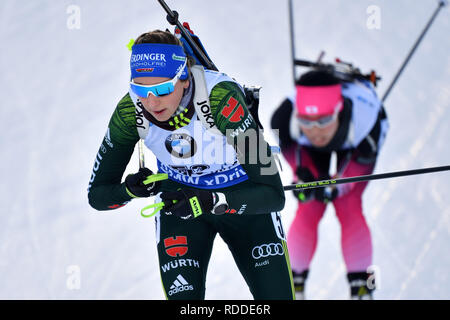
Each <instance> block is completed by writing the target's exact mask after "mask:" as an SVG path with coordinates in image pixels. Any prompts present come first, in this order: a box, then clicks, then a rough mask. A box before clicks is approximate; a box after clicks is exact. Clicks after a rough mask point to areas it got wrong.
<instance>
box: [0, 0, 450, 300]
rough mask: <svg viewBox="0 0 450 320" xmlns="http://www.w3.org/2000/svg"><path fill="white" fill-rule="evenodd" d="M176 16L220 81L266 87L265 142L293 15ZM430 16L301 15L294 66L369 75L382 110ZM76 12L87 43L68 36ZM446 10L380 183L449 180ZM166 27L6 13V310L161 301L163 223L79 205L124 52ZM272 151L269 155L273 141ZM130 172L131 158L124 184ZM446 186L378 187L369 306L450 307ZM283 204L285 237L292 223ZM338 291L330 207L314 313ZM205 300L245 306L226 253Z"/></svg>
mask: <svg viewBox="0 0 450 320" xmlns="http://www.w3.org/2000/svg"><path fill="white" fill-rule="evenodd" d="M167 3H168V5H169V6H170V7H171V8H172V9H174V10H177V11H178V12H179V13H180V20H182V21H188V22H190V24H191V27H192V29H193V30H194V32H195V33H196V34H198V35H199V36H200V38H201V40H202V42H203V44H204V45H205V47H206V49H207V50H208V53H209V55H210V56H211V57H212V58H213V60H214V62H215V63H216V65H217V66H218V68H219V69H220V70H221V71H223V72H226V73H228V74H229V75H230V76H232V77H234V78H236V79H237V80H238V81H240V82H241V83H243V84H248V85H261V86H262V87H263V89H262V91H261V105H260V116H261V119H262V122H263V125H264V126H265V128H266V129H268V128H269V121H270V116H271V114H272V112H273V110H274V109H275V108H276V107H277V106H278V105H279V103H280V102H281V101H282V100H283V99H284V97H285V95H286V94H288V93H290V92H291V90H292V73H291V72H292V71H291V70H292V69H291V68H292V67H291V58H290V44H289V27H288V7H287V1H268V0H264V1H251V0H239V1H236V0H232V1H229V2H224V1H219V0H209V1H206V0H203V1H200V0H191V1H180V0H178V1H176V0H167ZM371 5H375V6H377V8H378V9H379V12H380V28H379V29H370V28H368V27H367V21H368V20H369V19H370V16H371V15H370V13H368V12H367V9H368V7H369V6H371ZM72 6H75V7H72ZM436 7H437V1H436V0H423V1H407V0H395V1H388V0H383V1H382V0H372V1H367V0H363V1H348V0H347V1H336V0H334V1H332V0H328V1H325V0H320V1H305V0H297V1H295V4H294V9H295V33H296V49H297V58H304V59H316V58H317V56H318V54H319V52H320V51H321V50H325V51H326V56H325V61H331V60H332V59H334V58H335V57H340V58H342V59H343V60H345V61H351V62H353V63H354V64H356V65H357V66H359V67H360V68H361V70H362V71H363V72H367V71H370V70H371V69H375V70H376V71H377V72H378V73H379V74H380V75H381V76H382V77H383V80H382V81H381V82H380V85H379V88H378V92H379V94H380V96H381V94H382V93H384V91H385V89H386V88H387V86H388V84H389V82H390V81H391V79H392V78H393V76H394V74H395V72H396V71H397V69H398V68H399V67H400V65H401V63H402V61H403V59H404V58H405V57H406V54H407V52H408V51H409V49H410V48H411V47H412V45H413V43H414V41H415V40H416V38H417V36H418V35H419V34H420V32H421V31H422V29H423V27H424V26H425V24H426V22H427V21H428V19H429V18H430V16H431V14H432V13H433V11H434V10H435V8H436ZM73 8H75V9H79V12H80V20H79V22H80V25H79V27H80V28H79V29H78V28H75V29H72V28H71V27H72V26H73V25H71V24H70V21H71V18H73V13H74V11H72V9H73ZM449 10H450V8H448V7H447V8H444V9H442V10H441V13H440V14H439V15H438V17H437V19H436V20H435V22H434V24H433V26H432V27H431V29H430V30H429V32H428V34H427V35H426V37H425V39H424V40H423V42H422V44H421V45H420V47H419V49H418V50H417V52H416V53H415V55H414V56H413V58H412V60H411V61H410V63H409V65H408V66H407V68H406V70H405V71H404V73H403V75H402V76H401V78H400V80H399V82H398V83H397V85H396V87H395V88H394V89H393V91H392V93H391V95H390V97H389V98H388V99H387V101H386V109H387V112H388V115H389V118H390V125H391V129H390V132H389V134H388V137H387V140H386V143H385V146H384V149H383V150H382V152H381V154H380V157H379V161H378V164H377V167H376V173H381V172H388V171H396V170H406V169H412V168H423V167H429V166H438V165H447V164H449V155H450V151H449V146H448V141H449V139H450V129H449V123H450V108H449V107H450V41H449V34H450V19H449V17H450V11H449ZM165 16H166V14H165V12H164V11H163V9H162V8H161V7H160V5H159V4H158V3H157V2H156V1H150V0H146V1H137V0H133V1H118V0H115V1H106V0H96V1H87V0H72V1H49V0H46V1H44V0H36V1H34V0H33V1H32V0H21V1H16V0H2V1H1V3H0V39H1V43H2V50H1V51H0V70H1V72H0V88H1V93H2V103H1V107H0V108H1V116H0V119H1V120H0V121H1V128H2V134H1V136H0V147H1V150H2V156H1V158H0V159H1V160H0V161H1V166H0V168H1V172H2V174H1V177H2V184H1V189H0V194H1V196H2V200H1V201H0V208H1V210H0V214H1V220H0V221H1V223H0V298H1V299H164V295H163V291H162V287H161V281H160V276H159V270H158V268H159V266H158V261H157V254H156V245H155V233H154V222H153V220H152V219H144V218H142V217H140V214H139V210H140V209H141V208H142V207H143V206H144V205H146V204H148V203H149V200H135V201H133V202H132V203H130V204H128V205H127V206H126V207H124V208H121V209H118V210H115V211H109V212H97V211H95V210H94V209H92V208H91V207H90V206H89V205H88V202H87V192H86V189H87V186H88V181H89V178H90V175H91V171H92V167H93V164H94V159H95V156H96V154H97V151H98V148H99V146H100V142H101V140H102V138H103V135H104V134H105V132H106V128H107V124H108V121H109V118H110V116H111V114H112V112H113V110H114V108H115V106H116V104H117V102H118V101H119V99H120V98H121V97H122V96H123V95H124V93H125V92H126V91H127V82H128V79H129V61H128V59H129V56H130V52H129V51H128V49H127V48H126V44H127V43H128V41H129V40H130V38H136V37H137V36H138V35H139V34H141V33H143V32H145V31H149V30H153V29H157V28H159V29H165V28H170V29H171V30H172V27H171V26H169V24H168V23H167V21H166V20H165ZM68 22H69V24H68ZM299 72H300V70H299ZM266 137H267V138H268V139H269V140H271V141H274V138H273V136H272V134H271V133H270V132H269V131H268V130H266ZM146 156H147V163H150V164H151V163H152V160H151V155H150V153H146ZM283 164H284V168H285V171H283V173H282V177H283V181H284V183H285V184H289V183H291V173H290V172H289V170H288V167H287V164H286V163H285V162H284V161H283ZM137 167H138V164H137V157H136V155H134V156H133V158H132V160H131V162H130V165H129V167H128V168H127V173H131V172H134V171H135V170H137ZM152 169H155V167H154V166H153V167H152ZM449 180H450V173H448V172H443V173H434V174H428V175H419V176H413V177H406V178H396V179H388V180H378V181H373V182H371V183H370V184H369V187H368V188H367V190H366V192H365V194H364V200H365V202H364V209H365V215H366V217H367V220H368V223H369V226H370V228H371V231H372V236H373V244H374V265H375V266H376V267H375V270H376V271H377V273H378V278H379V281H380V283H379V286H380V287H379V290H378V291H376V293H375V298H376V299H449V298H450V276H449V270H450V256H449V251H450V250H449V249H450V207H449V205H450V199H449V195H450V182H449ZM287 197H288V200H287V204H286V208H285V210H284V211H283V212H282V217H283V221H284V227H285V229H286V230H288V228H289V225H290V223H291V221H292V219H293V213H294V209H295V207H296V202H295V200H294V199H293V197H292V195H291V194H288V195H287ZM345 275H346V271H345V266H344V264H343V259H342V254H341V249H340V229H339V224H338V222H337V219H336V217H335V215H334V210H333V209H332V207H330V208H329V209H328V210H327V212H326V215H325V217H324V219H323V220H322V222H321V224H320V238H319V245H318V248H317V251H316V256H315V257H314V260H313V261H312V265H311V272H310V278H309V281H308V283H307V289H306V295H307V298H309V299H347V298H348V293H349V292H348V291H349V290H348V285H347V281H346V278H345ZM74 276H77V279H78V280H79V282H75V283H76V285H75V287H74V286H73V281H72V280H73V277H74ZM206 298H207V299H251V298H252V296H251V294H250V292H249V290H248V289H247V286H246V284H245V282H244V280H243V278H242V276H241V275H240V273H239V271H238V270H237V268H236V266H235V264H234V261H233V259H232V256H231V254H230V253H229V251H228V249H227V247H226V245H225V244H224V243H223V241H222V240H221V239H220V237H217V238H216V242H215V247H214V250H213V254H212V257H211V262H210V266H209V271H208V276H207V292H206Z"/></svg>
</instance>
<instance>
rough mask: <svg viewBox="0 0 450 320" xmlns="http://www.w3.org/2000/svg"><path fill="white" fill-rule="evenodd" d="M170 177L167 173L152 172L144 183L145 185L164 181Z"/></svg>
mask: <svg viewBox="0 0 450 320" xmlns="http://www.w3.org/2000/svg"><path fill="white" fill-rule="evenodd" d="M167 179H169V175H168V174H167V173H156V174H152V175H150V176H148V177H147V178H146V179H145V180H144V181H143V183H144V184H145V185H148V184H151V183H154V182H156V181H163V180H167Z"/></svg>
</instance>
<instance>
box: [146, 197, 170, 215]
mask: <svg viewBox="0 0 450 320" xmlns="http://www.w3.org/2000/svg"><path fill="white" fill-rule="evenodd" d="M172 201H173V203H177V200H172ZM164 205H165V204H164V202H157V203H154V204H151V205H148V206H146V207H144V208H142V209H141V216H142V217H143V218H151V217H153V216H154V215H155V214H157V213H158V212H160V211H161V209H162V208H164ZM150 209H154V210H153V212H151V213H149V214H144V212H146V211H148V210H150Z"/></svg>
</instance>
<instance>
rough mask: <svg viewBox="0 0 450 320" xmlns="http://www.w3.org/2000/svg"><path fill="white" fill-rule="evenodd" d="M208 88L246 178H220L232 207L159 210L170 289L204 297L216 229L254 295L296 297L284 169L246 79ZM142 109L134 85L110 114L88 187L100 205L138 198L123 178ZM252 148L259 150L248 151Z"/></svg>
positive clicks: (214, 115)
mask: <svg viewBox="0 0 450 320" xmlns="http://www.w3.org/2000/svg"><path fill="white" fill-rule="evenodd" d="M195 85H198V84H197V83H195ZM208 93H209V102H210V111H211V119H213V121H214V124H215V125H216V126H217V128H218V129H219V130H220V132H221V133H222V134H223V135H224V136H225V137H226V142H227V143H228V145H230V146H232V147H233V148H234V149H235V152H236V156H237V159H238V161H239V165H240V167H241V168H242V169H243V170H244V171H245V174H246V176H247V179H245V181H241V182H239V183H238V184H234V185H230V186H224V187H223V186H221V185H220V184H218V185H215V186H214V191H219V192H222V193H224V194H225V197H226V200H227V203H228V205H229V208H230V210H229V212H230V214H224V215H221V216H215V215H212V214H203V215H201V216H199V217H198V218H195V219H193V220H190V221H185V220H181V219H179V218H177V217H174V216H167V215H165V214H161V215H157V217H156V222H157V237H156V239H157V246H158V255H159V263H160V267H161V270H160V272H161V278H162V283H163V287H164V291H165V294H166V297H167V298H168V299H203V298H204V292H205V279H206V270H207V266H208V262H209V257H210V255H211V250H212V245H213V242H214V237H215V235H216V234H217V233H219V234H220V236H221V237H222V238H223V239H224V241H225V242H226V243H227V245H228V247H229V248H230V251H231V252H232V254H233V257H234V259H235V261H236V263H237V266H238V268H239V270H240V272H241V273H242V275H243V276H244V279H245V280H246V282H247V284H248V285H249V288H250V291H251V293H252V294H253V296H254V297H255V298H257V299H293V298H294V293H293V285H292V278H291V272H290V264H289V257H288V252H287V245H286V240H285V235H284V231H283V228H282V225H281V219H280V216H279V213H277V212H279V211H281V210H282V209H283V207H284V203H285V196H284V191H283V187H282V184H281V179H280V176H279V174H278V171H277V170H276V169H275V170H274V169H273V167H274V166H275V162H274V161H273V155H272V154H271V151H270V147H269V146H268V144H267V143H266V142H265V141H264V138H263V135H262V133H261V132H260V131H259V128H258V127H257V125H256V123H255V121H253V119H252V117H251V115H250V113H249V111H248V108H247V106H246V103H245V97H244V95H243V92H242V90H241V89H240V87H239V85H237V84H236V83H235V82H232V81H221V82H218V83H217V84H215V85H214V86H213V87H212V88H210V89H209V91H208ZM191 103H192V101H191ZM190 107H192V108H193V106H190ZM137 110H138V109H137V108H136V105H135V103H134V102H133V99H132V97H131V96H130V94H129V93H128V94H126V95H125V96H124V97H123V98H122V99H121V100H120V102H119V103H118V105H117V107H116V109H115V110H114V113H113V115H112V117H111V120H110V122H109V126H108V129H107V133H106V135H105V137H104V139H103V142H102V144H101V146H100V150H99V151H98V154H97V157H96V160H95V164H94V169H93V172H92V176H91V180H90V183H89V188H88V198H89V203H90V205H91V206H92V207H93V208H95V209H97V210H111V209H116V208H119V207H121V206H123V205H125V204H126V203H127V202H129V201H130V200H132V197H131V196H130V195H129V194H128V192H127V190H126V188H125V184H124V182H122V178H123V173H124V171H125V168H126V166H127V164H128V162H129V161H130V158H131V155H132V153H133V151H134V147H135V144H136V143H137V142H138V140H139V138H140V136H139V133H138V130H137V126H138V125H139V123H138V124H137V120H136V118H137V115H136V113H138V111H137ZM191 114H192V113H191ZM193 115H194V117H195V113H193ZM191 120H195V119H193V118H192V119H191ZM150 129H151V128H150ZM250 130H253V131H254V132H255V133H256V137H257V139H256V140H252V139H247V138H246V135H245V134H246V133H247V132H249V131H250ZM151 132H152V131H149V133H150V135H151ZM148 140H151V137H149V139H146V140H145V143H146V145H151V143H149V142H148ZM255 141H256V142H255ZM252 148H253V151H255V150H254V149H255V148H256V149H257V151H256V152H248V150H251V149H252ZM260 151H264V152H260ZM255 155H256V158H255ZM263 158H265V159H263ZM267 158H268V159H269V160H270V161H267ZM159 168H160V169H161V167H159ZM169 178H170V175H169ZM193 187H195V186H193V185H186V184H182V183H180V181H174V179H171V180H170V179H169V180H166V181H163V183H162V186H161V191H174V190H177V189H179V188H193ZM233 213H234V214H233Z"/></svg>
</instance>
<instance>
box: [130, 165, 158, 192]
mask: <svg viewBox="0 0 450 320" xmlns="http://www.w3.org/2000/svg"><path fill="white" fill-rule="evenodd" d="M152 176H153V177H152ZM154 178H156V175H154V174H153V172H152V171H151V170H150V169H148V168H141V169H139V172H138V173H135V174H129V175H128V176H127V177H126V178H125V187H126V188H127V191H128V193H129V194H130V195H131V196H134V197H135V198H146V197H150V196H154V195H155V194H157V193H158V192H159V188H160V187H161V181H155V179H154Z"/></svg>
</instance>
